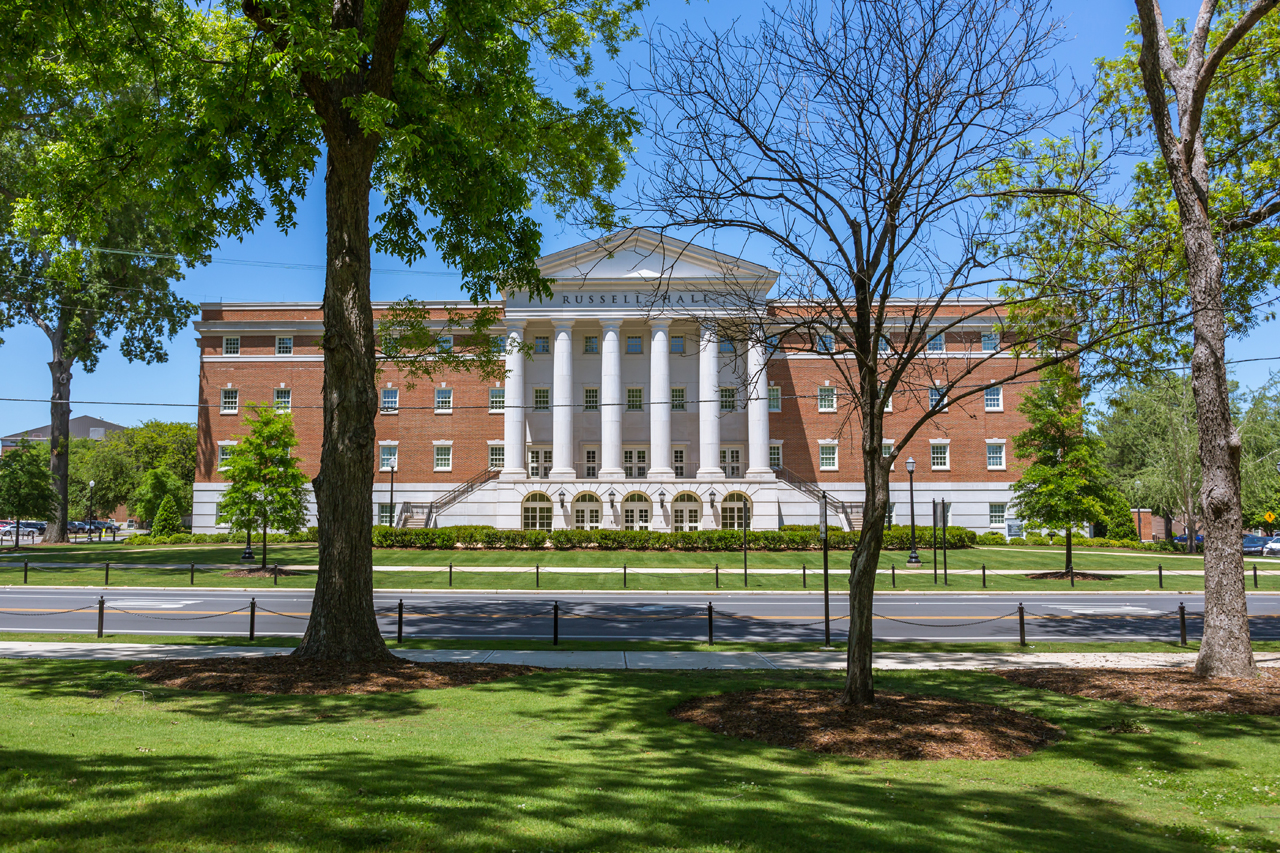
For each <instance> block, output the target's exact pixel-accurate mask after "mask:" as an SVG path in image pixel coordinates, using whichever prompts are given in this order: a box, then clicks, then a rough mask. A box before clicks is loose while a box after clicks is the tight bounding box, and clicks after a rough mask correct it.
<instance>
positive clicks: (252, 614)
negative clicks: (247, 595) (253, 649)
mask: <svg viewBox="0 0 1280 853" xmlns="http://www.w3.org/2000/svg"><path fill="white" fill-rule="evenodd" d="M257 622H258V599H256V598H251V599H249V639H250V640H252V639H253V635H254V632H255V626H256V625H257Z"/></svg>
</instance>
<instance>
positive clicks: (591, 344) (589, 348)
mask: <svg viewBox="0 0 1280 853" xmlns="http://www.w3.org/2000/svg"><path fill="white" fill-rule="evenodd" d="M582 354H583V355H599V354H600V336H599V335H587V336H586V337H584V338H583V339H582Z"/></svg>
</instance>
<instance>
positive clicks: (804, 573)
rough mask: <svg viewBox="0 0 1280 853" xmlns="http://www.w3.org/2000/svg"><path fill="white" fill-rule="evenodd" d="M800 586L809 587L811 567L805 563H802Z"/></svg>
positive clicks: (802, 587)
mask: <svg viewBox="0 0 1280 853" xmlns="http://www.w3.org/2000/svg"><path fill="white" fill-rule="evenodd" d="M800 588H801V589H808V588H809V567H808V566H807V565H806V564H804V563H801V564H800Z"/></svg>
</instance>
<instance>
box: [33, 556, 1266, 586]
mask: <svg viewBox="0 0 1280 853" xmlns="http://www.w3.org/2000/svg"><path fill="white" fill-rule="evenodd" d="M1253 578H1254V584H1253V585H1254V586H1257V585H1258V584H1257V579H1258V567H1257V566H1254V567H1253ZM22 582H23V583H26V582H27V561H26V560H23V561H22Z"/></svg>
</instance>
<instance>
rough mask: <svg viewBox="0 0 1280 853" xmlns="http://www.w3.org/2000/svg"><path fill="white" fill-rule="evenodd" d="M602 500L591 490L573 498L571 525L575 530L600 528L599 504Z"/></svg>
mask: <svg viewBox="0 0 1280 853" xmlns="http://www.w3.org/2000/svg"><path fill="white" fill-rule="evenodd" d="M601 503H602V501H601V500H600V498H599V497H598V496H596V495H595V494H592V493H591V492H583V493H582V494H580V495H578V496H577V497H576V498H574V499H573V527H574V529H575V530H599V529H600V511H601V507H600V504H601Z"/></svg>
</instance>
